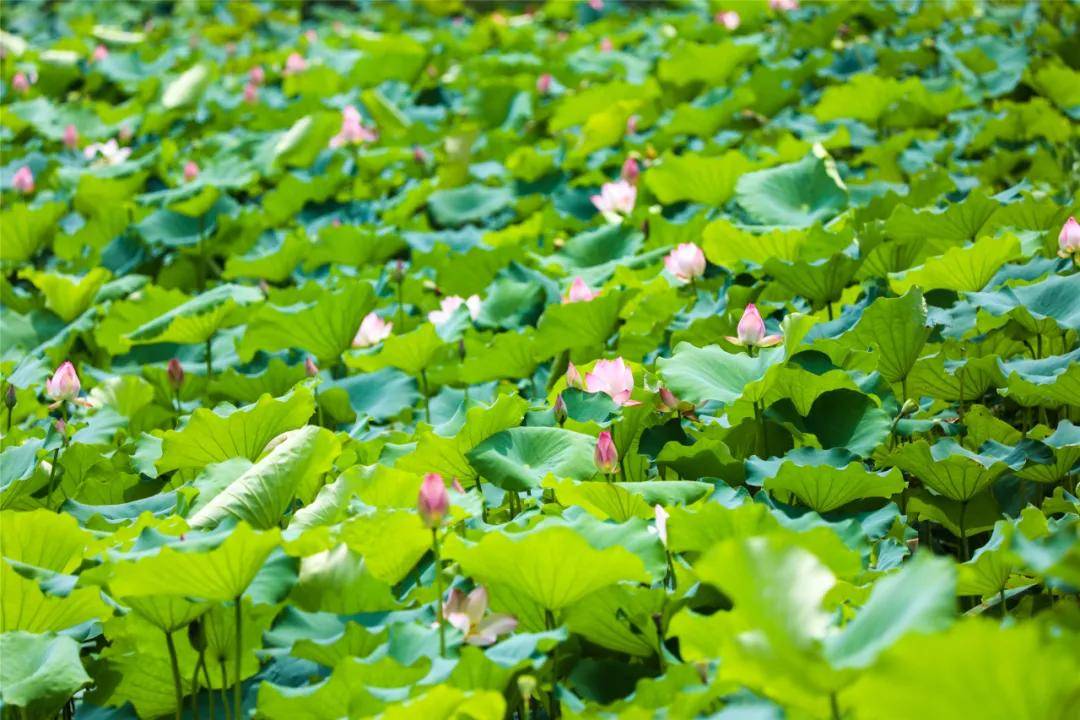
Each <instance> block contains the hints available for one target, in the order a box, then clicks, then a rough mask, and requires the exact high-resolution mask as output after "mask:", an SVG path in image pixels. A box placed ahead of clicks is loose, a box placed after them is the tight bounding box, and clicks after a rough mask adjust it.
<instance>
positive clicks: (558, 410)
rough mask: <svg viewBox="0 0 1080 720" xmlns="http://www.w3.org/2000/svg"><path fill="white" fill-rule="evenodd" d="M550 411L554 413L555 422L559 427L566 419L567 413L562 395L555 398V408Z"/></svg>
mask: <svg viewBox="0 0 1080 720" xmlns="http://www.w3.org/2000/svg"><path fill="white" fill-rule="evenodd" d="M552 410H553V411H554V413H555V422H557V423H559V426H560V427H561V426H562V424H563V423H564V422H566V418H567V417H568V413H567V411H566V401H565V400H563V397H562V393H559V394H558V395H557V396H556V397H555V407H554V408H552Z"/></svg>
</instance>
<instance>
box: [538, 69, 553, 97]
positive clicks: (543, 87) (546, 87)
mask: <svg viewBox="0 0 1080 720" xmlns="http://www.w3.org/2000/svg"><path fill="white" fill-rule="evenodd" d="M536 92H538V93H540V94H541V95H547V94H548V93H549V92H551V73H544V74H543V75H541V76H540V77H538V78H536Z"/></svg>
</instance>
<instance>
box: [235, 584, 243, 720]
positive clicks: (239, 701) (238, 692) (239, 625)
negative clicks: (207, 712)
mask: <svg viewBox="0 0 1080 720" xmlns="http://www.w3.org/2000/svg"><path fill="white" fill-rule="evenodd" d="M243 599H244V596H243V595H237V596H236V682H235V683H234V684H233V705H234V707H235V709H236V710H235V713H234V715H235V716H236V718H237V720H239V718H242V717H243V716H244V698H243V688H242V685H243V684H244V683H243V678H244V673H243V669H242V667H241V662H242V660H243V658H244V655H243V649H244V625H243V619H244V618H243Z"/></svg>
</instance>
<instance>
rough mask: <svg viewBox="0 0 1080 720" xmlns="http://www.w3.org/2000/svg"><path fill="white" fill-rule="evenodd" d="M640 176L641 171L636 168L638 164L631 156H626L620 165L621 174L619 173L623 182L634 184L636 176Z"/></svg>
mask: <svg viewBox="0 0 1080 720" xmlns="http://www.w3.org/2000/svg"><path fill="white" fill-rule="evenodd" d="M640 174H641V169H640V168H639V167H638V162H637V160H635V159H634V158H633V156H628V157H627V158H626V160H625V161H624V162H623V164H622V172H621V173H620V175H621V177H622V179H623V180H625V181H626V182H628V183H630V184H632V185H633V184H636V183H637V179H638V176H639V175H640Z"/></svg>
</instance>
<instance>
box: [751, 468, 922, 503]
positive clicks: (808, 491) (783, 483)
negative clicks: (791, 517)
mask: <svg viewBox="0 0 1080 720" xmlns="http://www.w3.org/2000/svg"><path fill="white" fill-rule="evenodd" d="M904 487H905V483H904V479H903V477H902V476H901V474H900V471H899V470H897V469H896V468H892V469H891V470H890V471H888V472H882V473H877V472H871V471H869V470H867V469H866V468H865V467H863V465H862V463H858V462H852V463H850V464H848V465H847V466H846V467H843V468H836V467H832V466H830V465H816V466H811V465H804V464H801V463H795V462H791V461H786V462H782V463H781V464H780V467H779V468H778V469H777V471H776V474H775V475H773V476H772V477H769V478H767V479H766V480H765V489H766V490H786V491H787V492H790V493H791V494H793V495H794V496H795V497H797V498H798V499H799V500H800V501H801V502H802V503H803V504H804V505H807V506H809V507H810V508H812V509H813V510H815V511H817V512H819V513H824V512H829V511H830V510H835V509H837V508H839V507H843V506H844V505H847V504H848V503H850V502H852V501H854V500H861V499H863V498H874V497H881V498H887V497H891V496H892V495H894V494H896V493H898V492H900V491H901V490H903V489H904Z"/></svg>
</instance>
